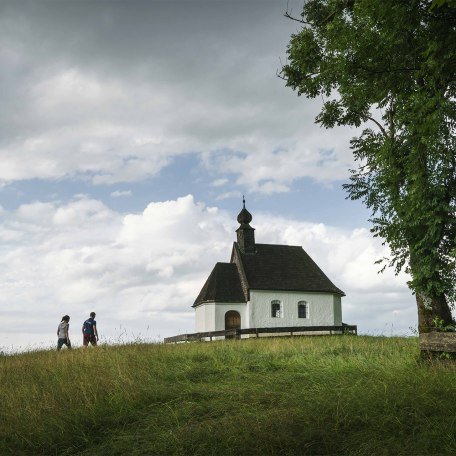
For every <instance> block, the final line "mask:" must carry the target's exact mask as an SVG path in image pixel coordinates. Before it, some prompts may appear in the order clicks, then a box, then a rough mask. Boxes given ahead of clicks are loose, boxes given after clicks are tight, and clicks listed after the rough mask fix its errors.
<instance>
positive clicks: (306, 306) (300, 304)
mask: <svg viewBox="0 0 456 456" xmlns="http://www.w3.org/2000/svg"><path fill="white" fill-rule="evenodd" d="M302 307H304V314H305V317H301V316H300V308H302ZM298 318H300V319H303V320H304V319H305V320H307V319H309V302H308V301H304V300H302V301H298Z"/></svg>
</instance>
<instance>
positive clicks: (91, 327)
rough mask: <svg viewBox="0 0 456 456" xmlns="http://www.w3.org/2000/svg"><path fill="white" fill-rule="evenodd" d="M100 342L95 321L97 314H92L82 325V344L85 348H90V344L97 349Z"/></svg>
mask: <svg viewBox="0 0 456 456" xmlns="http://www.w3.org/2000/svg"><path fill="white" fill-rule="evenodd" d="M97 341H98V332H97V322H96V321H95V312H90V318H88V319H87V320H86V321H85V322H84V323H83V324H82V344H83V345H84V347H88V346H89V342H90V343H91V344H92V345H93V346H94V347H95V346H96V345H97Z"/></svg>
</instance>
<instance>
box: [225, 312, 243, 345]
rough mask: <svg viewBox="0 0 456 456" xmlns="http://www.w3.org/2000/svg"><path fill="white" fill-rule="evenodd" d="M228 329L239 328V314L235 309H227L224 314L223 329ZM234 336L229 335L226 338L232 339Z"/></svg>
mask: <svg viewBox="0 0 456 456" xmlns="http://www.w3.org/2000/svg"><path fill="white" fill-rule="evenodd" d="M228 329H241V315H240V314H239V312H236V311H235V310H229V311H228V312H227V313H226V314H225V330H228ZM235 337H236V336H234V335H229V336H226V339H234V338H235Z"/></svg>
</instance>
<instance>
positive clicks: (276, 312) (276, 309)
mask: <svg viewBox="0 0 456 456" xmlns="http://www.w3.org/2000/svg"><path fill="white" fill-rule="evenodd" d="M271 317H272V318H281V317H282V303H281V302H280V301H277V300H274V301H271Z"/></svg>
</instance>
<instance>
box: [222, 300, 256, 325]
mask: <svg viewBox="0 0 456 456" xmlns="http://www.w3.org/2000/svg"><path fill="white" fill-rule="evenodd" d="M229 310H236V311H237V312H239V315H240V316H241V329H245V328H250V326H249V314H248V312H247V304H246V303H245V302H240V303H226V304H225V303H221V302H218V303H217V304H216V305H215V331H221V330H224V329H225V314H226V313H227V312H228V311H229Z"/></svg>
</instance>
